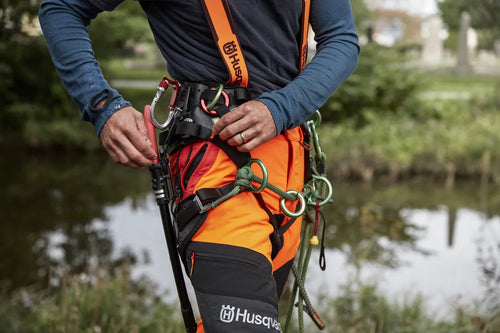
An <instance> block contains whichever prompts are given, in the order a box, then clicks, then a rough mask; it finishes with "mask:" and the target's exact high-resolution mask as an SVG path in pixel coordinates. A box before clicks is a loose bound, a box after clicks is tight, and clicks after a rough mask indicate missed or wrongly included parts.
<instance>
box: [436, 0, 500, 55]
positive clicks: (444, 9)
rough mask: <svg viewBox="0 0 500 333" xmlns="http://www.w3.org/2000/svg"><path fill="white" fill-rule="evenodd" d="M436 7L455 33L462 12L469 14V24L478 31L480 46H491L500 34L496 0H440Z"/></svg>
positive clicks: (499, 8) (490, 47)
mask: <svg viewBox="0 0 500 333" xmlns="http://www.w3.org/2000/svg"><path fill="white" fill-rule="evenodd" d="M437 4H438V7H439V10H440V12H441V16H442V18H443V21H444V22H445V24H446V25H447V26H448V28H449V29H450V30H451V31H452V34H456V33H457V32H458V31H459V29H460V17H461V15H462V13H463V12H468V13H469V14H470V15H471V20H472V21H471V25H472V27H473V28H475V29H477V30H478V31H479V32H480V47H482V48H486V49H492V48H493V42H494V41H495V39H498V36H499V34H500V16H499V15H500V2H498V0H481V1H475V0H442V1H438V3H437Z"/></svg>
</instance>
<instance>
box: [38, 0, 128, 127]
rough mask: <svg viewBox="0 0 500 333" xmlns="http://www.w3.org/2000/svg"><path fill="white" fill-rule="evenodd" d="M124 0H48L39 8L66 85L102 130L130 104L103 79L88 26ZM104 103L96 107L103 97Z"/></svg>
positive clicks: (76, 101)
mask: <svg viewBox="0 0 500 333" xmlns="http://www.w3.org/2000/svg"><path fill="white" fill-rule="evenodd" d="M122 1H123V0H90V1H87V0H45V1H44V2H43V3H42V4H41V6H40V10H39V14H38V16H39V20H40V26H41V28H42V31H43V34H44V37H45V39H46V41H47V45H48V48H49V52H50V55H51V58H52V61H53V62H54V65H55V67H56V69H57V72H58V74H59V77H60V78H61V81H62V83H63V85H64V88H65V89H66V91H67V92H68V93H69V95H70V96H71V98H72V99H73V101H74V102H75V103H76V105H77V107H78V109H79V110H80V112H81V113H82V119H83V120H86V121H89V122H91V123H92V124H93V125H94V128H95V130H96V132H97V135H99V134H100V132H101V130H102V127H103V126H104V123H105V122H106V120H107V119H108V118H109V117H111V115H112V114H113V113H114V112H116V111H117V110H119V109H121V108H123V107H125V106H128V105H130V103H129V102H128V101H125V100H124V99H123V97H122V96H121V95H120V94H119V93H118V92H117V91H116V90H115V89H112V88H111V87H110V86H109V84H108V82H107V81H106V80H105V79H104V77H103V75H102V71H101V69H100V67H99V63H98V62H97V60H96V59H95V57H94V52H93V50H92V44H91V41H90V37H89V34H88V31H87V28H86V27H87V26H88V25H89V24H90V21H91V20H92V19H94V18H95V17H96V16H97V15H98V13H99V12H101V11H103V10H112V9H113V8H115V7H116V6H117V5H118V4H119V3H120V2H122ZM104 99H106V102H105V104H104V106H102V107H101V108H99V109H96V108H95V106H96V105H97V103H98V102H99V101H101V100H104Z"/></svg>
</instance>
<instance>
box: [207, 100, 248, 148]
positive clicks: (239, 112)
mask: <svg viewBox="0 0 500 333" xmlns="http://www.w3.org/2000/svg"><path fill="white" fill-rule="evenodd" d="M243 105H244V104H243ZM243 105H242V106H243ZM242 106H239V107H237V108H235V109H232V110H231V112H228V113H226V114H225V115H224V116H222V118H220V120H219V121H217V122H216V123H215V125H214V127H213V129H212V132H213V133H214V134H215V135H217V134H218V135H219V136H221V132H223V133H222V135H223V136H224V139H227V138H229V137H231V136H232V135H229V136H227V135H228V132H227V131H226V129H227V127H228V126H231V125H233V124H234V123H236V122H238V121H239V120H240V119H242V118H244V117H245V115H246V114H245V112H244V111H245V110H244V107H242ZM234 134H235V133H233V135H234ZM221 138H222V137H221ZM224 139H223V140H224Z"/></svg>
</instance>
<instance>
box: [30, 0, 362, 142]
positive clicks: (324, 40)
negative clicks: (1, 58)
mask: <svg viewBox="0 0 500 333" xmlns="http://www.w3.org/2000/svg"><path fill="white" fill-rule="evenodd" d="M122 1H123V0H46V1H44V2H43V3H42V5H41V8H40V12H39V18H40V23H41V27H42V30H43V33H44V36H45V38H46V40H47V44H48V47H49V51H50V53H51V56H52V59H53V62H54V64H55V66H56V68H57V70H58V72H59V75H60V77H61V80H62V82H63V84H64V86H65V88H66V90H67V91H68V93H69V94H70V95H71V97H72V98H73V100H74V101H75V103H76V104H77V106H78V108H79V109H80V111H81V112H82V118H83V119H84V120H87V121H90V122H92V123H93V124H94V126H95V129H96V132H97V133H98V134H99V133H100V131H101V129H102V127H103V126H104V123H105V122H106V120H107V119H108V118H109V117H110V116H111V115H112V114H113V113H114V112H115V111H117V110H119V109H120V108H122V107H124V106H127V105H130V103H129V102H127V101H125V100H124V99H123V98H122V96H121V95H120V94H119V93H118V92H117V91H116V90H114V89H112V88H111V87H110V86H109V84H108V82H107V81H106V80H105V79H104V77H103V75H102V72H101V70H100V68H99V64H98V62H97V61H96V59H95V57H94V54H93V51H92V47H91V41H90V38H89V35H88V32H87V30H86V26H87V25H88V24H90V22H91V20H92V19H93V18H95V17H96V16H97V15H98V13H99V12H101V11H103V10H113V9H114V8H115V7H116V6H118V5H119V4H120V3H121V2H122ZM228 3H229V6H230V9H231V14H232V17H233V21H234V25H235V29H236V32H237V34H238V39H239V40H240V44H241V47H242V50H243V55H244V57H245V60H246V63H247V66H248V71H249V88H250V89H251V90H252V91H253V92H255V93H257V94H259V95H260V96H259V98H258V100H260V101H261V102H263V103H264V104H266V105H267V107H268V108H269V110H270V112H271V114H272V116H273V119H274V122H275V125H276V129H277V132H280V131H281V130H283V129H289V128H293V127H295V126H298V125H299V124H301V123H302V122H304V121H305V120H306V119H307V118H308V117H309V116H310V115H311V114H312V113H313V112H314V111H315V110H316V109H317V108H319V107H320V106H321V105H322V104H323V103H324V102H325V101H326V100H327V99H328V97H329V96H330V95H331V94H332V93H333V92H334V91H335V89H337V87H338V86H340V84H341V83H342V82H343V81H345V80H346V79H347V77H348V76H349V75H350V74H351V73H352V71H353V70H354V68H355V67H356V64H357V61H358V54H359V45H358V38H357V34H356V29H355V26H354V20H353V17H352V11H351V7H350V2H349V0H311V13H310V24H311V27H312V29H313V31H314V32H315V39H316V42H317V52H316V54H315V56H314V57H313V59H312V60H311V61H310V62H309V64H308V65H307V66H306V68H305V69H304V70H303V71H302V72H301V73H299V60H298V59H299V35H300V24H301V20H300V16H301V10H302V1H301V0H256V1H248V0H229V1H228ZM141 5H142V7H143V9H144V11H145V13H146V15H147V17H148V20H149V23H150V26H151V29H152V32H153V35H154V37H155V40H156V43H157V45H158V47H159V49H160V51H161V53H162V55H163V56H164V57H165V59H166V60H167V66H168V72H169V74H170V75H171V76H172V77H173V78H174V79H176V80H179V81H211V82H226V81H227V79H228V73H227V71H226V68H225V65H224V63H223V61H222V58H221V57H220V54H219V53H218V50H217V47H216V45H215V43H214V41H213V38H212V34H211V32H210V28H209V26H208V23H207V20H206V18H205V15H204V13H203V10H202V8H201V4H200V1H199V0H164V1H154V0H148V1H141ZM103 97H107V103H106V104H105V105H104V106H103V107H102V108H101V109H95V105H96V104H97V102H98V101H99V100H101V99H102V98H103Z"/></svg>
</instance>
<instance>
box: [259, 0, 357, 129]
mask: <svg viewBox="0 0 500 333" xmlns="http://www.w3.org/2000/svg"><path fill="white" fill-rule="evenodd" d="M310 24H311V26H312V29H313V31H314V32H315V40H316V42H317V46H316V48H317V52H316V54H315V56H314V57H313V59H312V60H311V61H310V62H309V63H308V64H307V66H306V67H305V68H304V70H303V71H302V72H301V73H300V74H299V75H298V76H297V77H296V78H295V79H293V80H292V81H291V82H290V83H288V84H287V85H286V86H285V87H283V88H282V89H279V90H275V91H271V92H265V93H263V94H262V95H261V96H259V99H258V100H259V101H261V102H263V103H264V104H266V106H267V107H268V108H269V110H270V111H271V114H272V116H273V118H274V122H275V124H276V129H277V131H278V133H279V132H281V131H282V130H283V129H290V128H294V127H296V126H298V125H300V124H301V123H303V122H304V121H306V120H307V119H308V118H309V117H310V116H311V114H313V113H314V112H315V111H316V110H317V109H318V108H319V107H321V106H322V105H323V104H324V103H325V102H326V100H327V99H328V98H329V97H330V96H331V94H332V93H333V92H334V91H335V90H336V89H337V88H338V87H339V86H340V85H341V84H342V83H343V82H344V81H345V80H346V79H347V78H348V77H349V75H351V73H352V72H353V71H354V69H355V68H356V65H357V63H358V56H359V44H358V36H357V33H356V27H355V25H354V18H353V15H352V9H351V5H350V2H349V0H336V1H330V0H311V12H310Z"/></svg>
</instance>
